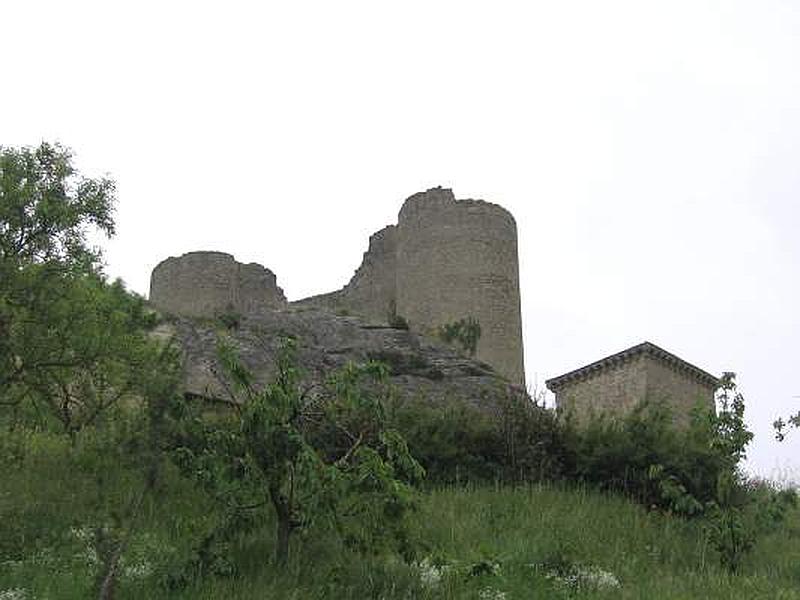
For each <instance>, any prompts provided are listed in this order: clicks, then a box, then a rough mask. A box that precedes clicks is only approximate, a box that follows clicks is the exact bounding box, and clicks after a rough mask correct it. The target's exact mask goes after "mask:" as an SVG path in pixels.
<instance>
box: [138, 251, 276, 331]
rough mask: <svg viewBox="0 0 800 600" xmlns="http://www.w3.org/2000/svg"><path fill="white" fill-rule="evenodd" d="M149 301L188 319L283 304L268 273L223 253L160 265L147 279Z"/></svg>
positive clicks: (185, 257) (193, 255)
mask: <svg viewBox="0 0 800 600" xmlns="http://www.w3.org/2000/svg"><path fill="white" fill-rule="evenodd" d="M150 301H151V302H152V303H153V305H154V306H155V307H156V308H158V309H159V310H162V311H164V312H167V313H172V314H179V315H184V316H189V317H213V316H215V315H218V314H220V313H224V312H236V313H240V314H257V313H259V312H261V311H264V310H271V309H277V308H283V307H285V306H286V297H285V296H284V294H283V290H282V289H281V288H279V287H278V285H277V282H276V279H275V274H274V273H272V271H270V270H269V269H266V268H264V267H262V266H261V265H259V264H255V263H250V264H241V263H238V262H236V260H235V259H234V258H233V256H231V255H230V254H225V253H224V252H189V253H187V254H184V255H182V256H179V257H170V258H168V259H166V260H164V261H162V262H161V263H159V264H158V266H156V268H155V269H153V273H152V275H151V277H150Z"/></svg>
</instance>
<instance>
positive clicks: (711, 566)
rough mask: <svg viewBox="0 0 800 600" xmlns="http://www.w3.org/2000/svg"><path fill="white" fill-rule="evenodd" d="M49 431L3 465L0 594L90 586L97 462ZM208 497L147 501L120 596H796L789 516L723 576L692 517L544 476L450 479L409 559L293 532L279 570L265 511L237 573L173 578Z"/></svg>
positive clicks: (182, 493) (798, 519)
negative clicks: (518, 482)
mask: <svg viewBox="0 0 800 600" xmlns="http://www.w3.org/2000/svg"><path fill="white" fill-rule="evenodd" d="M47 439H48V438H42V440H40V441H39V442H38V443H37V444H36V445H35V446H34V447H33V448H32V449H30V448H29V452H28V454H27V456H26V457H25V459H24V460H22V461H17V462H16V463H14V465H12V466H9V463H6V464H5V465H4V468H3V471H4V476H3V479H2V485H1V486H0V523H1V525H0V549H2V552H3V554H2V557H0V561H1V562H2V564H0V598H2V599H3V600H12V599H17V598H25V599H31V598H49V599H60V598H87V597H91V595H92V594H91V585H92V581H93V580H92V577H93V572H94V566H95V562H96V556H95V555H94V554H93V552H92V550H91V549H90V545H89V543H88V537H89V536H90V535H91V527H92V525H93V524H92V523H90V522H86V520H85V519H86V515H87V514H91V513H92V509H93V507H98V506H100V505H101V504H102V503H103V502H104V501H105V500H107V499H104V498H101V497H98V496H96V493H95V492H94V491H92V490H93V489H95V488H93V487H92V485H91V484H90V483H87V482H91V477H92V474H93V473H95V474H97V473H100V471H97V470H96V469H97V465H96V464H89V463H86V464H75V463H74V462H71V461H70V460H69V459H68V458H66V457H67V456H69V454H70V452H69V450H68V449H67V448H66V447H65V446H63V442H60V441H57V440H51V441H49V442H47V443H45V441H43V440H47ZM6 454H7V456H6V458H8V455H9V453H8V448H6ZM106 476H113V477H115V478H116V480H115V482H113V485H111V486H110V487H109V482H108V481H104V482H103V485H104V486H105V489H113V490H115V492H114V493H118V494H120V495H121V496H125V495H126V494H131V493H133V492H132V490H133V489H134V488H135V481H133V480H132V479H130V478H128V477H127V476H126V475H125V473H124V472H116V473H113V475H106ZM97 489H99V488H97ZM166 490H168V491H166ZM209 508H210V501H209V500H208V499H207V498H204V497H203V496H202V494H198V493H197V491H196V490H195V489H194V488H192V487H189V486H188V484H182V483H181V482H180V480H178V479H177V478H176V479H175V480H174V481H173V482H171V483H170V485H169V487H167V488H165V491H164V492H163V493H162V494H160V495H159V497H158V498H157V499H156V500H153V501H150V502H148V503H147V504H145V506H144V507H143V510H142V512H141V513H140V516H139V525H138V526H137V528H136V530H135V532H134V534H133V536H132V537H131V539H130V541H129V545H128V551H127V553H126V558H125V561H124V566H123V569H124V572H123V576H122V579H121V587H120V589H119V590H118V591H119V597H120V598H137V599H141V598H154V599H155V598H186V599H188V598H192V599H200V598H209V599H211V598H242V599H245V598H253V599H255V598H259V599H261V598H297V599H300V598H304V599H305V598H358V599H363V598H387V599H388V598H480V599H490V598H497V599H500V598H506V599H512V598H572V597H579V598H584V597H585V598H681V599H683V598H726V599H727V598H748V599H751V598H770V599H774V598H785V599H788V598H800V514H798V512H794V513H792V514H791V516H790V519H789V521H788V522H785V523H784V524H782V525H781V526H780V527H779V528H778V529H777V530H775V531H773V532H772V533H770V534H767V535H765V536H763V537H761V538H760V539H759V542H758V546H757V548H756V551H755V552H754V553H752V555H751V556H749V557H748V559H747V560H746V562H745V565H744V567H743V569H742V572H741V573H740V574H739V575H735V576H732V575H729V574H727V572H726V571H724V570H722V569H721V568H720V567H719V566H718V559H717V556H716V555H715V552H714V551H713V549H712V548H711V547H710V546H709V544H708V542H707V540H706V538H705V536H704V534H703V530H702V528H701V527H699V526H698V525H697V524H696V523H694V522H690V521H686V520H684V519H679V518H674V517H670V516H667V515H664V514H661V513H656V512H648V511H646V510H645V509H643V508H642V507H640V506H638V505H634V504H632V503H630V502H629V501H627V500H625V499H623V498H621V497H618V496H612V495H604V494H599V493H596V492H591V491H587V490H585V489H567V488H564V489H559V488H556V487H551V486H530V487H524V488H517V489H512V488H503V487H481V488H469V489H464V488H446V489H438V490H433V491H429V492H426V493H424V494H423V495H422V497H421V501H420V506H419V511H418V513H417V515H416V517H415V520H414V531H413V534H414V535H415V536H416V537H417V540H418V542H419V544H420V548H421V552H420V555H419V559H418V564H416V565H407V564H405V563H403V562H402V561H401V560H400V559H398V558H381V557H363V556H361V555H359V554H356V553H354V552H351V551H350V550H348V549H347V548H344V547H343V546H341V545H340V543H339V542H336V541H334V539H333V538H332V537H329V536H326V535H325V534H324V533H322V532H321V530H311V531H309V532H308V533H307V534H306V535H305V536H304V537H303V538H302V539H298V540H296V543H295V545H294V547H293V553H292V557H291V562H290V565H289V568H288V569H287V570H286V571H285V572H278V571H276V570H274V569H273V568H272V567H271V565H270V557H271V556H272V543H273V535H272V529H271V523H261V524H255V525H254V526H253V528H252V529H251V530H250V532H249V533H248V534H247V535H245V536H243V537H241V538H240V539H237V540H236V541H235V542H234V543H233V545H232V547H231V549H230V552H231V555H230V556H231V559H232V560H231V564H235V565H236V572H235V573H233V574H231V575H230V576H227V577H224V576H219V575H217V576H211V575H209V576H206V577H203V578H196V579H191V578H190V579H189V580H188V581H184V582H183V583H184V584H185V585H176V584H177V583H179V582H177V581H176V579H177V577H176V573H179V569H178V565H180V564H182V563H184V562H185V560H186V559H187V558H188V557H190V556H191V548H192V547H193V545H194V544H195V543H196V541H197V540H198V539H199V537H200V536H201V535H202V533H203V532H204V531H205V530H206V528H207V527H208V526H209V525H210V520H211V519H212V517H211V516H210V515H211V514H212V513H211V511H210V510H209ZM420 563H421V564H420ZM223 570H224V569H223ZM170 582H172V584H173V587H170V586H169V584H170Z"/></svg>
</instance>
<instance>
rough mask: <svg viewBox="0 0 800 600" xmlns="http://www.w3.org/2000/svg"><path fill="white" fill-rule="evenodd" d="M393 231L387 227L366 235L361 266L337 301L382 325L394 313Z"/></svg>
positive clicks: (394, 246) (390, 226)
mask: <svg viewBox="0 0 800 600" xmlns="http://www.w3.org/2000/svg"><path fill="white" fill-rule="evenodd" d="M396 229H397V228H396V227H395V226H394V225H389V226H388V227H384V228H383V229H381V230H380V231H378V232H376V233H374V234H373V235H371V236H370V238H369V248H368V249H367V251H366V252H365V253H364V259H363V260H362V262H361V266H360V267H358V270H357V271H356V273H355V275H353V278H352V279H351V280H350V282H349V283H348V284H347V285H346V286H345V287H344V289H343V290H342V298H341V302H342V303H343V304H344V305H345V306H347V308H348V309H349V310H350V311H352V312H353V313H354V314H357V315H361V316H364V317H366V318H367V319H370V320H377V321H381V322H386V319H387V317H388V316H389V315H390V314H391V313H393V312H394V310H395V302H396V298H397V290H396V273H397V266H396V262H397V260H396V259H397V243H396Z"/></svg>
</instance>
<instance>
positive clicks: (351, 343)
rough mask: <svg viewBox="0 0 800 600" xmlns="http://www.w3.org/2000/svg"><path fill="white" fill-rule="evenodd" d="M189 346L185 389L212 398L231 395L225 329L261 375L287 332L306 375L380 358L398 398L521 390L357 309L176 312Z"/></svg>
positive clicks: (478, 398)
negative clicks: (235, 314) (225, 317)
mask: <svg viewBox="0 0 800 600" xmlns="http://www.w3.org/2000/svg"><path fill="white" fill-rule="evenodd" d="M168 328H169V331H162V332H161V333H162V334H164V333H170V334H172V335H173V336H174V339H175V340H176V341H177V342H178V343H179V345H180V347H181V348H182V350H183V353H184V368H185V391H186V392H187V393H190V394H193V395H197V396H202V397H205V398H210V399H218V400H223V401H227V400H230V399H231V398H230V397H229V394H228V392H227V391H226V388H225V386H224V385H223V383H222V381H223V380H224V378H221V373H222V371H221V367H220V365H219V362H218V359H217V355H216V346H217V342H218V340H219V337H220V336H225V337H227V338H228V339H229V340H230V341H231V342H232V343H233V345H234V347H235V348H236V350H237V352H238V353H239V356H240V357H241V359H242V361H243V362H244V364H245V365H247V367H248V368H249V369H250V371H251V372H252V373H253V374H254V375H255V378H256V380H257V382H259V383H262V384H263V383H264V382H266V381H268V380H269V379H270V377H271V376H272V375H273V374H274V369H275V359H276V356H277V351H278V349H279V346H280V339H281V337H282V336H286V335H291V336H294V337H296V339H297V341H298V351H299V357H298V358H299V362H300V364H301V365H302V368H303V370H304V371H305V373H306V376H307V380H308V382H316V383H319V382H321V381H322V380H323V379H324V378H325V377H326V376H327V375H328V374H330V372H331V371H332V370H334V369H336V368H339V367H341V366H343V365H345V364H346V363H347V362H348V361H353V362H356V363H363V362H365V361H367V360H370V359H371V360H380V361H382V362H384V363H386V364H387V365H388V367H389V369H390V373H391V377H390V379H391V383H392V384H393V386H392V387H393V389H394V390H395V392H396V393H397V394H398V396H399V397H401V398H406V399H424V400H425V401H427V402H442V401H446V400H450V399H452V400H458V401H459V402H467V403H469V404H472V405H474V406H477V407H484V408H486V407H488V406H491V405H492V404H493V402H492V400H493V399H497V398H500V397H505V396H507V395H508V394H514V395H521V394H524V390H523V389H521V388H519V387H518V386H513V385H509V384H508V382H507V381H505V380H504V379H503V378H501V377H500V376H498V375H497V374H496V373H495V372H494V371H493V370H492V368H491V367H490V366H489V365H487V364H485V363H481V362H479V361H476V360H473V359H470V358H467V357H464V356H463V355H461V354H459V353H458V352H456V351H454V350H452V349H451V348H449V347H447V346H444V345H441V344H439V343H437V342H436V341H434V340H431V339H429V338H426V337H424V336H420V335H418V334H416V333H413V332H411V331H408V330H402V329H392V328H390V327H388V326H375V325H371V324H369V323H367V322H366V321H365V320H363V319H360V318H358V317H350V316H337V315H335V314H333V313H332V312H330V311H327V310H324V309H316V308H310V309H290V310H283V311H270V312H265V313H261V314H258V315H253V316H248V317H244V318H242V320H241V321H240V323H239V325H238V327H236V328H235V329H227V330H226V329H224V328H223V327H222V326H221V325H219V324H215V323H214V322H211V321H208V320H197V319H189V318H177V319H174V320H173V321H172V323H171V324H169V325H168Z"/></svg>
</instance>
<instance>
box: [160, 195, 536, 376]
mask: <svg viewBox="0 0 800 600" xmlns="http://www.w3.org/2000/svg"><path fill="white" fill-rule="evenodd" d="M150 300H151V302H152V303H153V304H154V305H155V306H156V307H157V308H159V309H161V310H164V311H165V312H169V313H175V314H181V315H186V316H193V317H213V316H216V315H218V314H220V313H223V312H238V313H241V314H255V313H258V312H259V311H263V310H276V309H277V310H279V309H285V308H295V309H302V308H308V307H315V308H324V309H329V310H334V311H337V312H344V311H346V312H348V313H350V314H354V315H358V316H361V317H363V318H364V319H366V320H368V321H373V322H378V323H383V324H386V323H387V322H388V321H389V320H390V319H392V318H393V317H396V316H399V317H402V318H403V319H405V320H406V321H407V323H408V325H409V327H410V328H411V330H412V331H416V332H418V333H423V334H436V332H437V331H438V328H439V327H441V326H443V325H446V324H449V323H453V322H455V321H458V320H460V319H465V318H473V319H475V320H476V321H477V322H478V323H479V325H480V330H481V335H480V338H479V339H478V343H477V347H476V352H475V357H476V358H477V359H478V360H480V361H483V362H485V363H487V364H489V365H490V366H492V367H493V368H494V369H495V370H496V371H497V372H498V373H499V374H500V375H502V376H504V377H505V378H507V379H508V380H509V381H510V382H512V383H515V384H520V385H524V383H525V373H524V367H523V349H522V318H521V313H520V294H519V261H518V256H517V227H516V222H515V221H514V217H513V216H512V215H511V213H509V212H508V211H507V210H506V209H504V208H502V207H501V206H498V205H496V204H491V203H489V202H484V201H482V200H456V198H455V196H454V195H453V192H452V190H449V189H443V188H434V189H430V190H428V191H426V192H421V193H418V194H414V195H413V196H411V197H410V198H408V199H407V200H406V201H405V203H404V204H403V206H402V208H401V209H400V213H399V215H398V222H397V225H389V226H388V227H385V228H383V229H381V230H380V231H378V232H377V233H375V234H374V235H372V236H371V237H370V240H369V247H368V249H367V251H366V252H365V253H364V258H363V260H362V263H361V266H359V268H358V269H357V270H356V272H355V274H354V275H353V277H352V279H351V280H350V282H349V283H348V284H347V285H345V286H344V287H343V288H342V289H340V290H338V291H335V292H331V293H328V294H322V295H319V296H312V297H311V298H306V299H304V300H299V301H297V302H292V303H290V304H287V302H286V299H285V297H284V295H283V291H282V290H281V289H280V288H279V287H278V286H277V283H276V279H275V275H274V274H273V273H272V272H271V271H269V270H268V269H266V268H264V267H262V266H260V265H256V264H249V265H243V264H240V263H237V262H236V261H235V260H234V259H233V257H232V256H230V255H228V254H224V253H220V252H191V253H189V254H184V255H183V256H181V257H177V258H175V257H171V258H168V259H166V260H165V261H163V262H161V263H160V264H159V265H158V266H157V267H156V268H155V269H154V270H153V274H152V277H151V284H150Z"/></svg>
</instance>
